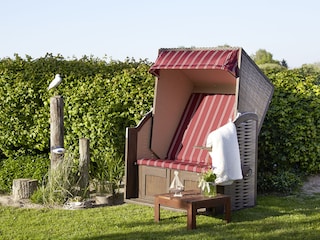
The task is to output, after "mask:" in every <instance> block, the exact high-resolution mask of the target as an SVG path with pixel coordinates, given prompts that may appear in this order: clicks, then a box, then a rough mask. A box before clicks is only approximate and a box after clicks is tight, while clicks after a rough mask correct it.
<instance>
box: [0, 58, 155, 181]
mask: <svg viewBox="0 0 320 240" xmlns="http://www.w3.org/2000/svg"><path fill="white" fill-rule="evenodd" d="M149 67H150V63H149V62H147V61H145V60H140V61H135V60H134V59H126V60H125V61H123V62H121V61H112V60H110V61H106V60H102V59H97V58H92V57H86V56H85V57H83V58H81V59H64V58H63V57H62V56H60V55H58V56H53V55H51V54H47V55H46V56H45V57H43V58H39V59H32V58H31V57H28V56H27V57H26V58H21V57H20V56H18V55H16V56H15V58H14V59H10V58H5V59H1V61H0V109H1V112H0V158H1V159H2V160H0V164H2V168H4V166H6V163H4V161H6V159H16V158H17V157H22V156H26V157H32V156H34V157H35V158H37V156H39V154H40V155H41V156H42V154H47V156H48V159H49V155H48V154H49V139H50V123H49V118H50V106H49V104H50V97H52V96H53V95H58V94H59V95H62V96H63V98H64V104H65V107H64V127H65V148H66V150H67V151H68V152H72V153H73V154H74V155H75V156H76V155H78V142H79V138H81V137H86V138H88V139H90V150H91V160H92V161H93V162H94V163H95V162H97V161H104V158H105V156H106V155H108V156H115V157H117V156H121V155H122V156H123V155H124V144H125V128H126V127H128V126H135V125H136V124H137V123H138V121H139V120H140V119H141V117H142V115H143V114H145V113H146V112H147V111H149V110H150V108H151V106H152V101H153V90H154V77H153V76H152V75H151V74H149V73H148V70H149ZM56 73H60V74H61V75H62V77H63V82H62V84H61V85H60V86H59V87H58V88H57V89H53V90H50V91H47V87H48V85H49V83H50V82H51V81H52V79H53V78H54V76H55V74H56ZM106 153H108V154H106ZM1 162H2V163H1ZM92 174H93V175H94V174H95V173H94V172H93V173H92ZM26 175H28V173H26ZM0 186H2V185H1V184H0Z"/></svg>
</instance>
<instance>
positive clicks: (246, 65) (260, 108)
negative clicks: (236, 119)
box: [238, 50, 274, 133]
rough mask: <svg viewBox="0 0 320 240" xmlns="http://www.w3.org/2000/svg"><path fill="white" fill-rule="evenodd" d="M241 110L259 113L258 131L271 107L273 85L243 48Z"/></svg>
mask: <svg viewBox="0 0 320 240" xmlns="http://www.w3.org/2000/svg"><path fill="white" fill-rule="evenodd" d="M239 77H240V81H239V99H238V101H239V102H238V111H239V112H254V113H256V114H257V115H258V133H259V132H260V129H261V127H262V123H263V120H264V118H265V115H266V112H267V110H268V108H269V104H270V101H271V98H272V95H273V89H274V87H273V85H272V83H271V82H270V81H269V79H268V78H267V77H266V76H265V75H264V74H263V73H262V72H261V70H260V69H259V68H258V66H257V65H256V64H255V63H254V62H253V61H252V59H251V58H250V57H249V56H248V55H247V54H246V53H245V52H244V51H243V50H242V54H241V63H240V69H239Z"/></svg>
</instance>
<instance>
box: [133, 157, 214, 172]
mask: <svg viewBox="0 0 320 240" xmlns="http://www.w3.org/2000/svg"><path fill="white" fill-rule="evenodd" d="M137 163H138V165H146V166H151V167H161V168H170V169H176V170H182V171H188V172H197V173H203V172H205V171H207V170H208V169H210V168H211V166H210V165H208V164H203V163H192V162H189V163H188V162H182V161H180V160H168V159H145V158H144V159H139V160H138V161H137Z"/></svg>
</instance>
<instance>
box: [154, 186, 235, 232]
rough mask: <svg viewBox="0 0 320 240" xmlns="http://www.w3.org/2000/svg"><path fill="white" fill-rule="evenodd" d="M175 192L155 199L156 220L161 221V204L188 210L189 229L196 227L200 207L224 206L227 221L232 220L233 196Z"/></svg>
mask: <svg viewBox="0 0 320 240" xmlns="http://www.w3.org/2000/svg"><path fill="white" fill-rule="evenodd" d="M173 195H174V194H173V193H165V194H159V195H156V196H155V199H154V220H155V222H159V221H160V206H166V207H171V208H178V209H184V210H187V229H195V228H196V215H197V212H198V211H197V210H198V209H200V208H206V209H211V208H214V207H219V206H224V214H225V220H226V222H227V223H228V222H230V221H231V198H230V196H227V195H223V194H218V195H217V196H215V197H206V196H203V195H201V194H200V192H199V191H185V192H182V197H174V196H173Z"/></svg>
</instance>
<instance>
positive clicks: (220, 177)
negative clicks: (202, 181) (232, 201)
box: [206, 122, 242, 185]
mask: <svg viewBox="0 0 320 240" xmlns="http://www.w3.org/2000/svg"><path fill="white" fill-rule="evenodd" d="M206 146H207V147H212V151H211V152H209V154H210V156H211V158H212V169H213V172H214V173H215V174H216V176H217V178H216V181H215V182H216V184H219V185H230V184H232V183H233V181H234V180H239V179H242V171H241V160H240V152H239V145H238V138H237V129H236V126H235V125H234V123H233V122H229V123H227V124H225V125H224V126H222V127H220V128H218V129H216V130H215V131H213V132H211V133H210V134H209V135H208V138H207V144H206Z"/></svg>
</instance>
